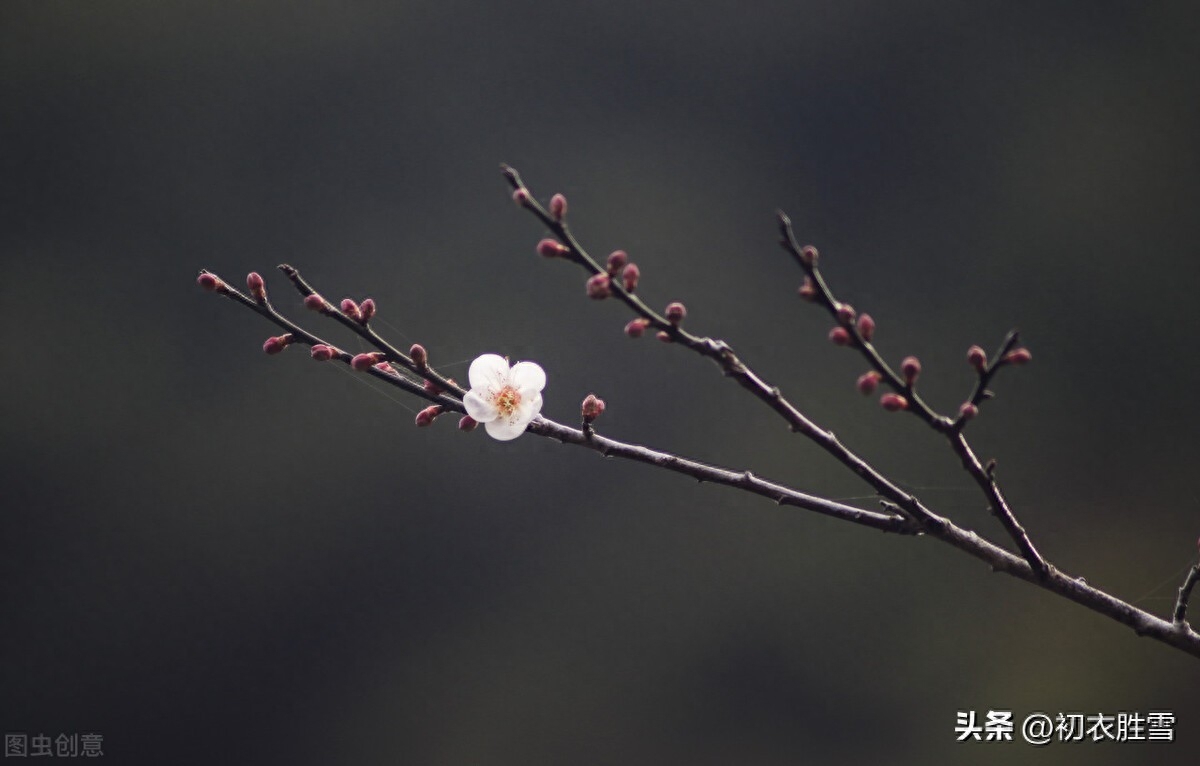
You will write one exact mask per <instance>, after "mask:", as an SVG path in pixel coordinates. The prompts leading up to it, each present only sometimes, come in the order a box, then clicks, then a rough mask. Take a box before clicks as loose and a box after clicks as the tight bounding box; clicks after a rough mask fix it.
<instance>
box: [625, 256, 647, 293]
mask: <svg viewBox="0 0 1200 766" xmlns="http://www.w3.org/2000/svg"><path fill="white" fill-rule="evenodd" d="M641 277H642V270H641V269H639V268H638V265H637V264H636V263H631V264H629V265H628V266H626V267H625V268H624V269H623V270H622V271H621V284H622V285H624V287H625V292H627V293H631V292H633V291H634V290H636V289H637V286H638V280H639V279H641Z"/></svg>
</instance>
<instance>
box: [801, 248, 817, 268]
mask: <svg viewBox="0 0 1200 766" xmlns="http://www.w3.org/2000/svg"><path fill="white" fill-rule="evenodd" d="M818 257H820V254H819V253H818V252H817V248H815V247H813V246H812V245H805V246H804V247H802V248H800V262H801V263H803V264H804V265H805V266H812V265H814V264H816V262H817V258H818Z"/></svg>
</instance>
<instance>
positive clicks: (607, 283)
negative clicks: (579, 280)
mask: <svg viewBox="0 0 1200 766" xmlns="http://www.w3.org/2000/svg"><path fill="white" fill-rule="evenodd" d="M610 295H612V280H610V279H609V277H608V275H607V274H593V275H592V276H591V277H590V278H589V279H588V281H587V296H588V297H589V298H591V299H592V300H594V301H601V300H604V299H605V298H607V297H608V296H610Z"/></svg>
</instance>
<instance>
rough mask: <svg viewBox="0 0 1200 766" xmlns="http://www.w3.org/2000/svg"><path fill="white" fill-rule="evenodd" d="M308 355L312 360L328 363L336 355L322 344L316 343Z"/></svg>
mask: <svg viewBox="0 0 1200 766" xmlns="http://www.w3.org/2000/svg"><path fill="white" fill-rule="evenodd" d="M309 353H310V354H312V358H313V359H316V360H317V361H318V362H328V361H329V360H330V359H332V358H333V357H334V356H336V355H337V352H335V351H334V350H333V349H332V348H331V347H329V346H326V345H325V344H324V343H318V344H317V345H315V346H313V347H312V350H311V351H310V352H309Z"/></svg>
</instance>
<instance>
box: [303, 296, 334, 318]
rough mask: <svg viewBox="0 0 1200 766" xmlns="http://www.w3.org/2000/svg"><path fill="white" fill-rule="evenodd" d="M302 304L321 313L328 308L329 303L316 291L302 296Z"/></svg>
mask: <svg viewBox="0 0 1200 766" xmlns="http://www.w3.org/2000/svg"><path fill="white" fill-rule="evenodd" d="M304 305H305V307H306V308H309V309H312V310H313V311H320V312H321V313H324V312H326V311H328V310H329V304H328V303H327V302H326V301H325V299H324V298H322V297H321V296H320V295H317V294H316V293H312V294H310V295H306V296H305V297H304Z"/></svg>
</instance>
